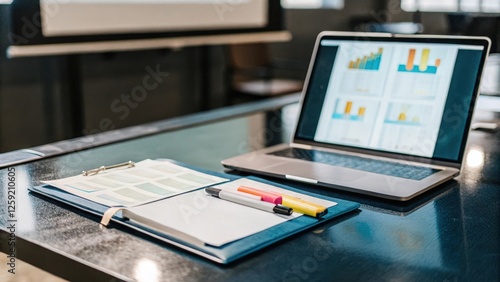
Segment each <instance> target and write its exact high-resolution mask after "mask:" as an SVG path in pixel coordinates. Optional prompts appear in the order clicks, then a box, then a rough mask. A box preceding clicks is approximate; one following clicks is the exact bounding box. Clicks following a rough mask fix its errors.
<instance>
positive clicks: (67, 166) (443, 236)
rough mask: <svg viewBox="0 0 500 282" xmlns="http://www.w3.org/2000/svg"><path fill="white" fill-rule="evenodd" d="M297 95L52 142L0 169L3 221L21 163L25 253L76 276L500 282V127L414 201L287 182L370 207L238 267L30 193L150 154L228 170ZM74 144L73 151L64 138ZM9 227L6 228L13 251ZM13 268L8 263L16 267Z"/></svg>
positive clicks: (281, 121) (291, 109)
mask: <svg viewBox="0 0 500 282" xmlns="http://www.w3.org/2000/svg"><path fill="white" fill-rule="evenodd" d="M296 98H297V97H294V98H292V99H290V98H287V99H281V100H280V99H278V100H273V101H271V102H258V103H255V104H253V105H251V106H248V105H247V106H244V107H243V106H242V107H233V108H230V109H229V110H228V109H224V110H216V111H213V112H210V113H206V114H203V115H204V116H203V117H204V118H200V116H199V115H198V116H191V117H188V118H186V119H185V120H186V121H190V122H186V123H185V124H183V125H182V124H181V125H179V124H177V123H176V125H175V126H173V127H168V126H166V127H162V126H159V127H155V129H154V130H152V129H151V127H147V126H146V127H144V128H146V129H144V130H141V128H138V129H137V130H135V131H134V134H125V135H123V138H114V139H113V138H111V139H112V141H113V142H111V143H110V142H101V141H102V139H99V138H97V137H95V139H93V140H96V141H95V143H96V144H97V145H98V146H89V145H88V144H89V142H87V143H85V142H83V143H82V142H81V140H73V141H71V142H69V143H64V144H62V145H61V144H59V145H60V146H59V147H58V145H53V146H48V147H47V146H45V147H44V148H45V149H47V148H52V149H53V150H52V151H51V152H49V153H47V152H46V153H45V157H44V158H43V157H40V158H38V159H37V160H31V161H29V160H28V161H27V162H25V163H23V161H20V160H17V163H18V164H17V165H15V166H10V167H5V168H3V169H2V170H1V171H0V185H1V187H3V189H2V190H1V191H0V201H1V205H0V207H1V208H0V210H1V211H0V226H2V228H3V229H5V228H6V227H8V226H9V222H8V221H7V220H8V217H7V215H8V212H7V201H8V199H7V197H8V195H7V192H6V191H7V189H6V187H7V185H8V179H7V174H8V169H9V168H10V169H15V173H16V186H17V193H16V217H17V222H16V233H15V234H16V236H17V237H16V248H17V256H18V257H19V258H20V259H23V260H24V261H27V262H30V263H32V264H33V265H35V266H38V267H40V268H42V269H45V270H47V271H49V272H52V273H54V274H56V275H58V276H60V277H63V278H66V279H69V280H81V281H116V280H137V281H333V280H335V281H499V279H500V273H499V272H500V139H499V137H500V133H498V132H497V133H489V132H480V131H474V132H472V134H471V136H470V142H469V146H468V149H467V153H466V158H465V160H466V161H465V164H464V167H463V172H462V174H461V175H460V177H458V178H456V179H455V180H452V181H450V182H447V183H445V184H444V185H441V186H439V187H437V189H434V190H432V191H430V192H428V193H426V194H424V195H422V196H419V197H418V198H416V199H414V200H412V201H410V202H406V203H397V202H392V201H385V200H380V199H376V198H371V197H365V196H360V195H357V194H352V193H346V192H341V191H336V190H332V189H323V188H318V187H312V186H307V185H301V184H296V183H286V184H289V185H294V186H296V187H300V188H302V189H305V190H308V191H313V192H315V193H320V194H325V195H328V196H332V197H336V198H341V199H347V200H352V201H357V202H360V203H361V204H362V207H361V212H359V213H352V214H349V215H348V216H344V217H342V218H339V219H337V220H334V221H332V222H328V223H326V224H324V225H321V226H320V227H319V228H317V229H316V230H311V231H308V232H304V233H302V234H299V235H297V236H293V237H292V238H290V239H288V240H286V241H284V242H280V243H278V244H275V245H273V246H271V247H268V248H266V249H264V250H262V251H259V252H257V253H255V254H253V255H251V256H249V257H246V258H244V259H242V260H239V261H236V262H235V263H233V264H230V265H227V266H221V265H217V264H215V263H212V262H210V261H207V260H205V259H203V258H200V257H197V256H196V255H193V254H190V253H188V252H185V251H183V250H180V249H177V248H175V247H172V246H169V245H167V244H164V243H161V242H159V241H155V240H151V239H149V238H147V237H144V236H141V235H140V234H136V233H134V232H130V230H126V229H117V228H101V227H100V225H99V224H98V221H99V218H97V217H95V216H92V215H89V214H85V213H82V212H79V211H78V210H75V209H73V208H70V207H68V206H66V205H64V204H59V203H57V202H54V201H51V200H47V199H45V198H42V197H39V196H37V195H34V194H31V193H28V190H27V188H28V187H30V186H33V185H38V184H40V181H41V180H45V179H53V178H60V177H67V176H71V175H74V174H77V173H80V172H81V171H82V169H89V168H94V167H97V166H100V165H103V164H104V165H105V164H113V163H118V162H123V161H128V160H135V161H138V160H142V159H145V158H171V159H176V160H179V161H181V162H185V163H189V164H192V165H195V166H199V167H203V168H206V169H211V170H215V171H222V170H223V168H222V166H221V165H220V163H219V162H220V160H221V159H224V158H227V157H230V156H233V155H237V154H240V153H244V152H248V151H250V150H254V149H258V148H261V147H264V146H268V145H273V144H276V143H280V142H286V141H288V140H289V136H290V134H291V132H290V131H291V129H292V128H293V122H294V119H295V114H296V110H297V107H296V105H295V104H290V103H293V102H294V101H296ZM287 104H290V105H287ZM228 113H231V114H228ZM167 124H168V123H167ZM164 125H165V124H164ZM129 131H130V129H129ZM118 135H119V134H118ZM104 136H106V135H104ZM114 136H115V137H116V135H114ZM105 139H106V138H105ZM111 139H106V140H111ZM86 140H87V141H88V140H89V139H88V138H87V139H86ZM71 144H77V145H75V146H76V147H73V148H70V147H71ZM82 144H87V145H86V146H83V145H82ZM91 144H94V143H92V142H91ZM63 145H64V146H66V147H65V149H64V150H63V149H58V148H60V147H64V146H63ZM54 148H55V149H54ZM35 149H36V148H35ZM42 149H43V148H42ZM65 152H71V153H65ZM8 236H9V234H8V233H7V232H1V233H0V237H1V239H2V240H1V245H2V250H3V251H4V252H7V251H8V248H7V242H8V240H7V239H8ZM5 267H6V266H5V265H3V266H1V267H0V270H1V271H7V269H6V268H5ZM19 271H21V270H19Z"/></svg>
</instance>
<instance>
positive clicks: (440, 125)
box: [222, 32, 490, 201]
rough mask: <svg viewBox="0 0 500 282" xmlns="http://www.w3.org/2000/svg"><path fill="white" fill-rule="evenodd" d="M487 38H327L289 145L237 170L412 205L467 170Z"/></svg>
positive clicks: (232, 164)
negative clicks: (463, 168)
mask: <svg viewBox="0 0 500 282" xmlns="http://www.w3.org/2000/svg"><path fill="white" fill-rule="evenodd" d="M489 46H490V40H489V39H488V38H485V37H451V36H429V35H424V36H422V35H419V36H417V35H410V36H408V35H394V34H379V33H377V34H369V33H339V32H322V33H321V34H319V36H318V39H317V41H316V45H315V48H314V52H313V56H312V60H311V63H310V67H309V71H308V75H307V78H306V81H305V86H304V90H303V94H302V101H301V105H300V115H299V118H298V121H297V125H296V128H295V132H294V135H293V137H292V143H291V144H281V145H278V146H274V147H270V148H266V149H263V150H259V151H256V152H251V153H248V154H245V155H241V156H237V157H233V158H230V159H226V160H223V161H222V164H223V165H224V166H225V167H227V168H231V169H235V170H242V171H247V172H252V173H258V174H264V175H270V176H277V177H281V178H287V179H291V180H297V181H302V182H307V183H313V184H318V185H322V186H326V187H332V188H338V189H343V190H348V191H352V192H359V193H363V194H368V195H374V196H379V197H383V198H388V199H394V200H400V201H405V200H409V199H411V198H413V197H415V196H417V195H419V194H421V193H423V192H424V191H426V190H428V189H430V188H432V187H435V186H437V185H439V184H441V183H443V182H445V181H447V180H449V179H452V178H453V177H456V176H458V175H459V173H460V168H461V165H462V160H463V157H464V151H465V146H466V142H467V137H468V134H469V131H470V124H471V119H472V113H473V109H474V104H475V100H476V97H477V94H478V89H479V82H480V77H481V73H482V69H483V65H484V62H485V59H486V57H487V55H488V51H489Z"/></svg>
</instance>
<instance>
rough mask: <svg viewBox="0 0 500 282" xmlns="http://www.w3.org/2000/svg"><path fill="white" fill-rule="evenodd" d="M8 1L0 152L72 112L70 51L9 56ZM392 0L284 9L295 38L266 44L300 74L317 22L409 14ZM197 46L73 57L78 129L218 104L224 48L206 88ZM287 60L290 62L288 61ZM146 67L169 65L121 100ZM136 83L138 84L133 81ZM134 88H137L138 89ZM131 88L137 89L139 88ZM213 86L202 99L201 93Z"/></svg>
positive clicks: (434, 22)
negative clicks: (147, 86)
mask: <svg viewBox="0 0 500 282" xmlns="http://www.w3.org/2000/svg"><path fill="white" fill-rule="evenodd" d="M6 7H7V6H2V5H0V152H4V151H10V150H14V149H18V148H26V147H31V146H34V145H39V144H45V143H49V142H54V141H57V140H62V139H67V138H71V137H73V133H72V131H71V121H72V112H71V111H70V108H68V103H69V101H70V98H71V97H73V96H71V95H72V93H71V90H70V86H69V85H70V82H71V81H72V79H74V78H73V77H71V76H70V73H69V72H68V67H69V65H68V63H69V61H68V57H65V56H52V57H43V58H21V59H7V58H6V57H5V48H6V46H7V45H8V39H7V31H8V24H7V23H8V13H7V9H6ZM412 17H413V15H412V14H411V13H406V12H403V11H401V10H400V8H399V2H398V1H392V0H391V1H389V2H388V4H386V3H385V1H382V0H379V1H370V0H346V1H345V8H344V9H343V10H341V11H337V10H330V9H322V10H287V11H286V21H287V26H288V29H289V30H290V31H291V32H292V34H293V40H292V41H291V42H286V43H275V44H272V53H273V57H274V58H275V59H276V60H277V61H282V62H284V63H285V68H286V69H287V70H286V71H282V72H281V74H282V75H284V76H289V77H294V78H299V79H303V78H304V76H305V73H306V71H307V66H308V64H309V58H310V56H311V52H312V48H313V45H314V41H315V38H316V35H317V34H318V33H319V32H320V31H322V30H341V31H348V30H351V29H352V20H353V19H356V18H368V19H369V20H372V21H384V20H388V21H411V20H412ZM422 20H423V23H424V25H425V30H426V32H428V33H445V32H446V31H447V28H448V27H447V22H446V16H445V15H444V14H442V13H424V14H423V15H422ZM201 54H202V50H201V48H185V49H182V50H177V51H169V50H153V51H140V52H123V53H114V54H92V55H81V56H79V57H78V59H79V62H80V66H81V67H80V71H81V75H80V76H79V77H80V78H81V82H82V84H83V86H84V88H83V94H84V101H83V102H82V109H83V110H84V116H85V118H84V121H85V130H84V131H83V132H81V134H86V133H94V132H98V131H103V130H109V129H111V128H120V127H125V126H130V125H134V124H139V123H144V122H148V121H154V120H159V119H163V118H168V117H173V116H179V115H184V114H188V113H192V112H196V111H200V110H202V109H204V108H213V107H218V106H222V105H223V104H224V88H223V85H224V66H225V56H224V48H223V47H222V46H219V47H211V48H210V54H209V59H210V62H211V64H210V69H209V70H208V75H209V77H210V84H211V88H210V89H203V86H202V84H201V80H202V76H203V75H204V73H205V72H204V71H203V70H202V69H201V62H202V60H201V59H202V56H201ZM287 66H291V67H287ZM147 68H151V69H156V68H159V70H160V71H161V72H162V73H168V76H166V77H165V78H164V79H163V80H162V81H161V82H160V83H158V85H157V86H156V87H154V88H153V89H151V90H148V91H147V93H146V94H145V95H144V94H141V95H142V96H140V98H141V99H139V100H140V101H134V100H132V101H129V104H127V102H126V101H124V100H122V99H123V96H122V95H130V94H131V93H132V92H133V91H139V90H138V89H139V88H140V87H141V86H142V85H143V79H144V78H145V76H147V75H148V73H149V72H148V70H147ZM138 87H139V88H138ZM137 93H139V92H137ZM137 93H136V94H137ZM206 93H212V95H211V100H210V103H209V104H208V105H203V99H202V96H203V95H204V94H206Z"/></svg>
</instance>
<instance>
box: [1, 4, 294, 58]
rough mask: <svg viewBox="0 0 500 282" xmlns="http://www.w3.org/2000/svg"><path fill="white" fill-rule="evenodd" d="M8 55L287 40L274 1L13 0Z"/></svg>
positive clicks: (279, 11)
mask: <svg viewBox="0 0 500 282" xmlns="http://www.w3.org/2000/svg"><path fill="white" fill-rule="evenodd" d="M10 6H11V9H10V11H11V12H10V18H11V19H10V22H11V27H10V33H9V34H8V36H9V40H10V43H11V44H10V46H9V47H8V49H7V55H8V56H9V57H22V56H40V55H59V54H78V53H92V52H94V53H95V52H107V51H129V50H142V49H154V48H182V47H184V46H201V45H218V44H230V43H248V42H258V41H262V42H265V41H267V42H270V41H285V40H289V39H290V37H291V35H290V33H289V32H287V31H286V30H285V27H284V26H285V25H284V16H283V9H282V7H281V4H280V1H275V0H13V2H12V4H11V5H10Z"/></svg>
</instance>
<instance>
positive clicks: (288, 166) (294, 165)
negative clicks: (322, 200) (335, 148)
mask: <svg viewBox="0 0 500 282" xmlns="http://www.w3.org/2000/svg"><path fill="white" fill-rule="evenodd" d="M265 169H266V170H267V171H271V172H273V173H277V174H282V175H292V176H299V177H305V178H309V179H314V180H318V181H321V182H326V183H335V182H344V183H349V182H352V181H354V180H359V179H360V178H363V177H366V173H363V172H361V171H356V170H352V169H347V168H343V167H336V166H330V165H325V164H321V163H313V162H300V161H298V162H283V163H279V164H276V165H272V166H269V167H266V168H265Z"/></svg>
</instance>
